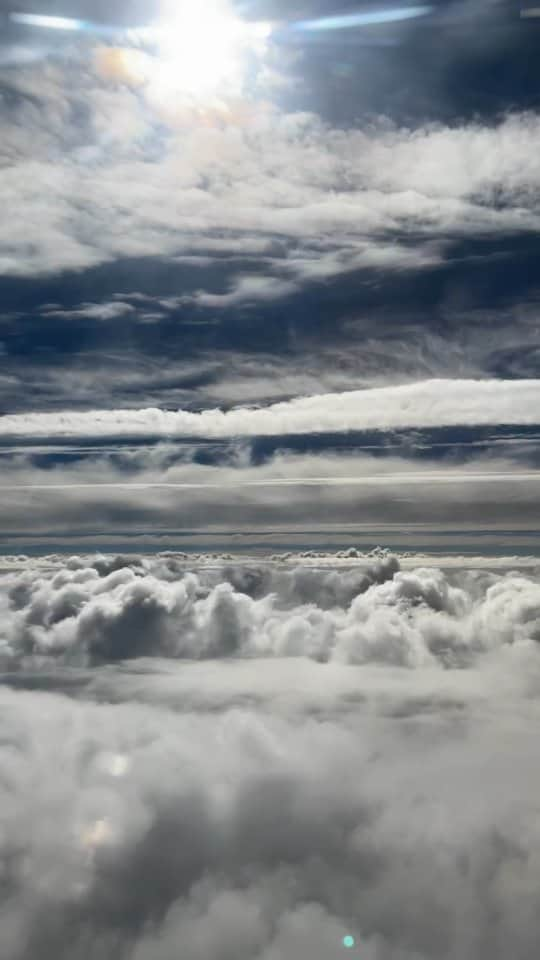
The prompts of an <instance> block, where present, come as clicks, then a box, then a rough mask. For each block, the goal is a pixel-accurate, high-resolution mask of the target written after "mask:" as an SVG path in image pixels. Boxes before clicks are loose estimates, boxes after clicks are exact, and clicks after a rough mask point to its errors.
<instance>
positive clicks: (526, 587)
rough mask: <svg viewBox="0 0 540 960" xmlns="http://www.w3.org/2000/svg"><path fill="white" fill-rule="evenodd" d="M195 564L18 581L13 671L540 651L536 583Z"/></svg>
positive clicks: (390, 564) (8, 620)
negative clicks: (152, 661) (128, 663)
mask: <svg viewBox="0 0 540 960" xmlns="http://www.w3.org/2000/svg"><path fill="white" fill-rule="evenodd" d="M185 564H186V562H185V560H183V561H182V560H178V561H175V560H174V558H172V559H171V560H170V561H169V562H166V561H161V562H150V563H142V562H139V563H135V564H133V563H130V562H129V561H128V560H127V559H124V560H122V561H121V563H120V564H119V566H118V569H115V568H114V566H113V567H112V569H107V568H105V569H103V567H101V569H100V566H99V564H96V565H95V566H89V567H85V566H84V565H83V563H82V562H77V559H76V558H74V559H73V560H72V561H71V563H70V564H69V565H68V569H67V570H61V571H59V572H56V571H53V573H52V574H51V575H49V576H46V575H43V574H40V575H37V576H36V575H32V572H31V570H30V573H29V574H28V573H26V572H23V573H21V572H20V571H17V572H16V573H14V574H11V575H9V574H8V575H6V577H5V582H4V597H5V601H4V605H5V613H4V621H5V626H4V657H5V658H6V660H5V662H6V664H10V663H11V664H13V663H14V664H17V663H20V662H25V661H27V660H28V661H29V662H34V660H37V662H40V660H41V659H43V662H46V661H47V659H48V658H49V659H51V660H52V661H54V660H56V659H60V660H63V661H65V662H67V663H72V664H75V665H80V666H87V665H93V664H96V663H107V662H115V661H118V660H124V659H131V658H137V657H141V656H167V657H170V658H173V659H174V658H180V659H186V658H187V659H199V658H203V659H205V658H214V657H227V656H233V657H266V656H307V657H310V658H312V659H315V660H320V661H323V662H326V661H333V660H337V661H340V662H350V663H371V662H375V663H377V662H380V663H389V664H394V665H396V666H401V667H411V668H418V667H422V666H433V665H437V664H440V665H443V666H462V667H463V666H468V665H470V664H471V663H472V662H474V661H475V660H476V659H477V657H478V656H479V655H480V654H482V653H485V652H488V651H490V650H493V649H497V648H499V647H501V646H504V645H510V644H513V643H518V642H523V643H529V644H533V645H534V643H535V642H536V641H538V640H540V632H539V631H540V593H539V587H538V584H537V583H536V582H535V580H534V579H531V578H530V577H526V576H519V577H518V576H517V575H516V576H508V577H506V578H496V577H494V576H491V577H490V576H489V575H487V574H486V575H485V576H484V577H483V579H482V580H481V581H480V582H478V580H477V579H476V578H475V577H473V576H472V575H469V578H468V579H467V577H465V576H464V577H463V583H462V584H459V585H454V584H452V582H451V581H450V582H449V580H448V577H447V576H446V575H445V574H444V573H442V572H440V571H438V570H430V569H429V568H420V569H418V570H409V571H402V572H400V571H399V564H398V562H397V560H396V558H395V557H393V556H391V555H390V556H388V557H383V558H382V559H380V560H379V561H377V562H376V563H375V565H371V566H369V565H368V566H367V567H366V568H365V569H355V570H352V571H349V572H347V571H332V570H330V571H324V570H323V572H321V571H320V570H317V569H311V568H307V569H303V568H299V569H297V570H292V571H290V570H287V569H285V570H280V569H277V570H275V569H273V568H265V567H264V566H263V567H262V568H257V567H249V566H248V567H238V568H236V567H234V565H232V566H231V567H226V568H225V569H224V570H222V571H220V574H219V576H218V577H217V578H216V576H215V574H214V575H213V576H212V574H208V573H207V574H205V575H202V576H201V575H197V574H195V573H192V572H189V571H186V569H185Z"/></svg>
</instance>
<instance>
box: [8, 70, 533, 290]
mask: <svg viewBox="0 0 540 960" xmlns="http://www.w3.org/2000/svg"><path fill="white" fill-rule="evenodd" d="M13 83H14V86H13V90H14V96H15V97H16V100H15V103H16V106H15V108H14V109H12V110H11V111H9V112H6V113H5V114H4V115H3V118H2V119H1V120H0V139H1V142H2V153H3V158H4V161H3V176H2V185H1V197H0V199H1V203H2V209H3V211H4V218H3V224H4V230H3V232H0V272H1V273H3V274H4V275H15V276H32V275H47V274H54V273H58V272H62V271H64V270H81V269H84V268H88V267H92V266H95V265H97V264H100V263H107V262H111V261H113V260H116V259H118V258H123V257H152V256H161V257H171V258H175V257H182V256H186V255H190V254H193V253H199V254H200V255H202V256H208V255H210V256H211V255H212V254H213V253H216V254H217V252H218V250H219V251H220V252H221V253H228V254H230V253H234V254H235V255H237V254H239V253H240V254H246V255H248V256H249V255H252V254H261V252H262V251H263V250H264V249H272V248H275V246H276V244H277V245H278V247H281V253H280V255H279V257H278V258H277V263H276V264H271V265H270V266H269V267H268V268H265V269H264V271H263V272H262V273H261V275H260V277H259V282H260V284H261V285H264V283H265V282H268V285H267V287H266V291H267V293H266V295H267V296H269V295H270V283H269V281H268V277H269V276H270V277H271V278H272V279H273V280H274V284H273V292H274V293H275V294H276V295H278V296H282V295H283V289H284V288H283V287H282V283H285V282H287V281H289V282H292V283H300V284H302V283H305V282H308V281H313V280H316V279H319V280H320V279H324V278H325V277H336V276H338V275H340V274H343V273H346V272H350V271H351V270H358V269H362V268H363V267H369V268H373V267H377V266H381V267H384V268H389V269H394V268H397V269H400V268H407V269H408V268H418V267H422V266H425V265H427V264H432V263H436V262H438V261H440V259H441V257H442V256H443V250H442V248H440V243H439V241H441V240H445V241H446V240H450V239H460V238H462V237H463V236H470V235H473V234H474V235H475V236H477V237H478V236H488V237H493V236H499V235H501V234H505V233H506V234H508V233H512V234H514V233H516V232H518V233H521V232H525V233H527V232H529V233H531V232H532V233H534V232H537V231H538V226H539V222H540V220H539V211H538V209H537V197H538V186H539V180H538V171H537V165H536V164H535V163H534V161H533V159H532V158H534V157H535V156H536V155H537V153H538V149H539V143H540V126H539V120H538V117H536V116H535V115H534V114H510V115H508V116H507V117H505V118H503V119H502V120H501V121H500V122H499V123H498V124H496V125H494V126H492V127H482V126H480V125H479V124H474V123H471V124H467V125H464V126H461V127H460V126H456V127H444V126H429V127H425V126H421V127H418V128H416V129H406V128H391V127H389V126H388V125H385V124H379V125H377V124H376V125H371V126H368V125H366V127H365V128H364V129H351V130H340V129H337V128H332V127H330V126H328V125H327V124H325V123H323V122H322V121H321V120H320V119H319V118H317V117H316V116H315V115H313V114H308V113H290V114H287V113H285V112H284V111H282V110H279V109H277V108H272V107H265V106H260V109H258V110H257V111H256V112H254V115H253V116H251V117H250V119H249V121H248V122H247V124H246V125H244V126H242V125H239V124H238V123H236V122H234V121H233V122H232V123H229V124H225V125H224V126H221V127H220V126H215V127H212V126H208V125H201V124H197V123H195V124H193V123H192V124H189V125H187V126H186V125H181V129H175V126H174V124H172V126H170V127H169V129H168V130H166V131H165V132H164V127H163V119H164V117H163V116H162V115H157V114H156V113H155V111H154V112H153V109H154V108H153V106H152V104H151V103H149V102H145V100H144V95H143V94H141V92H140V91H135V90H129V89H126V88H125V87H117V86H115V85H114V84H113V83H111V81H110V80H109V81H107V80H105V79H103V78H101V79H100V78H99V76H97V75H96V73H95V72H94V70H93V67H92V65H91V64H90V63H88V64H86V65H84V66H81V65H79V66H78V68H77V70H75V69H74V67H73V64H71V63H70V62H69V61H68V62H66V63H64V64H61V63H60V62H57V63H55V62H54V61H51V62H46V63H45V64H43V63H38V64H35V65H33V64H28V65H26V66H24V67H21V68H20V69H19V71H18V76H17V78H16V80H15V81H13ZM81 100H84V102H85V111H84V114H83V115H82V116H81V115H80V111H79V116H80V119H79V120H78V121H75V122H74V116H75V117H76V116H77V112H76V104H77V103H79V102H80V101H81ZM166 119H167V117H165V120H166ZM169 120H170V122H171V123H172V120H171V118H169ZM29 236H31V237H32V242H31V243H29V242H28V237H29ZM434 241H435V246H434ZM284 272H285V278H284V277H283V273H284ZM240 276H241V275H240ZM242 282H244V281H242V279H240V280H239V281H237V282H236V284H237V285H236V287H235V288H234V289H236V291H237V292H236V296H238V283H240V289H241V284H242ZM251 293H252V291H251Z"/></svg>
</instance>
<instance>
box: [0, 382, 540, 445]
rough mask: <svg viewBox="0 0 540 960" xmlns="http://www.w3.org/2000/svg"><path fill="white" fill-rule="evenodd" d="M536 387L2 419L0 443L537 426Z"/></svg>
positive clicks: (462, 386) (435, 386)
mask: <svg viewBox="0 0 540 960" xmlns="http://www.w3.org/2000/svg"><path fill="white" fill-rule="evenodd" d="M538 410H540V381H538V380H508V381H502V380H484V381H481V380H478V381H476V380H427V381H425V382H422V383H415V384H406V385H404V386H399V387H376V388H373V389H371V390H362V391H359V390H358V391H355V390H352V391H349V392H347V393H335V394H323V395H319V396H317V395H314V396H310V397H300V398H298V399H294V400H290V401H287V402H282V403H276V404H272V405H270V406H268V407H259V408H256V409H253V408H241V407H240V408H237V409H233V410H227V411H224V410H219V409H214V410H204V411H201V412H200V413H191V412H189V411H186V410H177V411H169V410H156V409H149V410H88V411H80V412H79V411H76V412H70V411H65V412H62V413H54V414H49V413H22V414H12V415H6V416H3V417H0V437H6V438H7V437H34V438H39V437H47V436H53V437H140V436H143V437H145V436H146V437H149V436H150V437H167V436H169V437H174V436H177V437H178V436H188V437H209V438H218V437H234V436H280V435H284V434H289V433H292V434H294V433H298V434H300V433H324V432H338V431H345V430H392V429H399V428H400V427H430V426H433V427H440V426H448V425H471V426H476V425H480V424H483V425H485V424H490V425H496V424H536V423H538V420H539V413H538Z"/></svg>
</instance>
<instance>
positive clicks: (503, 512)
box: [0, 438, 540, 553]
mask: <svg viewBox="0 0 540 960" xmlns="http://www.w3.org/2000/svg"><path fill="white" fill-rule="evenodd" d="M278 446H279V443H278ZM496 449H497V448H494V450H496ZM512 449H513V448H512V447H510V448H509V452H507V455H506V456H504V455H502V454H501V453H495V452H486V453H484V454H482V453H476V452H475V449H474V448H473V452H472V453H471V452H469V453H468V454H467V455H464V456H462V457H461V456H460V457H459V458H458V460H457V461H456V453H455V451H454V450H453V449H452V448H451V449H450V451H448V452H447V459H446V460H445V459H444V458H443V459H442V460H437V459H436V458H435V457H434V456H433V454H432V456H431V457H430V458H427V457H424V458H422V459H416V460H415V459H410V458H408V457H407V455H406V453H405V451H404V450H403V451H401V450H400V448H399V444H398V446H397V447H395V448H392V449H391V450H386V452H385V451H384V438H383V446H382V447H381V450H379V453H378V454H377V455H371V454H369V453H368V452H359V451H357V450H355V449H354V448H353V449H351V450H350V451H349V452H338V451H336V450H334V449H331V450H325V449H324V447H323V448H321V449H320V450H319V452H316V448H315V449H314V450H313V451H312V452H310V453H304V454H302V453H294V452H292V451H287V450H282V451H280V450H279V449H278V450H276V451H275V452H273V453H271V454H269V455H268V456H267V457H265V458H264V459H263V461H262V462H259V461H258V460H257V458H255V460H254V461H252V450H251V448H250V445H249V444H244V443H239V444H236V443H233V444H228V445H226V446H224V447H220V446H219V445H218V447H217V448H216V449H215V450H212V448H211V445H208V444H207V443H205V444H204V446H202V447H200V448H198V447H197V445H196V444H193V443H189V444H187V445H181V446H180V447H178V446H175V445H172V444H163V445H162V444H157V445H156V446H146V445H142V446H140V447H139V446H138V445H133V446H131V445H129V446H125V447H124V446H123V447H121V448H119V447H118V446H117V445H116V443H115V442H113V443H112V444H110V445H104V444H91V445H89V446H88V445H87V444H86V443H83V444H82V445H81V446H80V447H77V446H76V447H73V446H71V445H67V446H62V445H59V446H57V447H54V446H53V447H49V446H48V445H45V446H44V447H43V448H39V447H38V448H37V449H34V450H33V449H32V448H27V447H25V446H24V445H21V446H19V447H13V448H12V449H11V450H9V449H6V452H5V453H4V456H3V458H2V459H3V466H2V486H1V494H2V495H1V500H0V529H1V530H2V539H3V541H4V543H6V544H7V543H8V542H11V543H16V542H19V543H21V544H23V543H26V544H37V543H38V542H40V541H41V539H42V538H43V537H48V538H49V539H50V538H60V539H61V540H64V539H66V538H67V542H70V543H72V544H75V545H76V544H78V543H79V541H80V539H81V538H83V539H84V542H86V543H91V539H92V538H98V539H96V540H95V543H96V545H97V544H99V543H100V542H102V538H105V542H106V543H107V544H110V543H111V537H114V541H113V542H114V543H115V544H120V543H124V544H127V543H128V542H130V541H132V540H133V538H134V537H135V538H142V539H141V540H140V542H146V540H145V538H148V537H150V538H151V539H152V542H155V543H157V544H158V546H159V547H160V548H161V549H163V548H164V547H165V546H167V545H171V546H172V547H174V546H176V547H178V546H181V545H183V544H185V545H188V544H189V545H190V546H191V547H195V549H197V550H201V549H204V548H205V547H206V548H209V549H216V547H217V548H218V549H220V550H223V549H228V550H230V549H231V548H233V547H234V549H235V550H239V549H240V550H246V549H249V546H250V545H253V544H257V545H258V546H259V547H260V546H261V545H264V546H265V547H266V549H267V551H268V552H276V551H278V552H279V551H281V550H283V549H285V548H287V547H292V546H295V545H297V546H298V545H299V546H300V548H301V549H306V547H309V546H311V547H313V548H314V549H321V547H322V546H325V545H326V549H328V545H329V544H331V545H333V547H334V548H336V547H337V546H338V545H343V546H351V545H353V546H358V545H363V546H365V545H366V544H368V543H371V544H372V543H373V541H374V540H375V542H380V541H381V540H382V541H383V542H387V543H391V544H394V545H395V546H396V547H397V546H398V545H400V546H401V547H403V548H404V549H409V548H410V547H416V548H418V547H419V546H420V547H421V549H422V550H426V549H427V548H428V546H429V545H430V544H431V545H432V546H433V547H436V548H437V549H442V550H443V552H447V551H448V548H449V546H450V544H451V543H452V544H454V545H456V546H457V547H458V553H462V552H463V550H464V549H466V548H468V547H469V546H470V547H471V548H472V549H473V551H474V552H478V536H479V535H480V534H479V531H482V537H483V541H482V542H483V544H484V545H486V546H487V545H488V543H489V544H492V545H493V546H495V547H496V548H497V549H498V551H499V552H501V550H502V552H503V553H504V552H508V551H510V552H511V553H514V552H515V551H516V550H517V549H518V547H521V548H522V547H525V546H526V547H527V548H528V551H529V552H532V551H533V550H534V549H535V546H536V539H535V538H536V537H537V535H538V531H537V528H536V526H535V524H534V523H533V524H531V517H534V516H535V509H536V503H537V500H538V494H539V484H540V477H539V475H538V472H537V470H536V469H535V467H534V464H535V459H534V449H533V455H532V460H531V459H530V456H529V455H528V454H527V450H525V451H524V452H521V453H520V455H519V456H518V457H517V458H516V456H512V455H511V450H512ZM383 454H384V455H383ZM200 460H202V462H199V461H200ZM475 537H476V539H475ZM88 538H90V540H89V539H88ZM156 538H157V539H156ZM508 538H510V539H508ZM503 543H504V546H503ZM78 548H80V547H77V546H72V547H71V549H78Z"/></svg>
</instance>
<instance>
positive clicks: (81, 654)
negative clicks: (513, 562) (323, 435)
mask: <svg viewBox="0 0 540 960" xmlns="http://www.w3.org/2000/svg"><path fill="white" fill-rule="evenodd" d="M0 598H1V603H2V616H1V618H0V623H1V624H2V631H3V638H4V665H5V667H4V669H7V672H5V673H4V674H3V681H4V683H3V685H2V687H1V688H0V708H1V710H2V751H3V763H2V793H1V804H0V812H1V818H2V821H1V822H2V828H3V829H2V831H1V832H0V864H1V867H2V883H3V898H2V907H1V919H2V922H1V924H0V949H1V952H2V956H3V957H6V958H7V960H32V958H33V957H35V956H36V953H39V955H40V956H42V957H44V958H45V960H49V958H50V960H52V958H55V960H68V958H70V960H82V958H85V960H88V958H89V960H98V958H99V960H112V958H113V957H114V958H117V957H122V958H125V960H128V958H130V960H173V958H174V957H176V956H178V954H179V952H180V953H181V955H182V957H185V958H186V960H203V958H206V960H232V958H235V960H236V958H245V960H290V957H291V956H294V957H298V958H301V960H304V958H305V960H308V957H309V960H328V958H331V960H332V958H335V960H337V958H338V957H340V956H341V955H342V951H343V946H342V938H343V936H344V935H345V934H352V935H353V936H354V937H355V939H356V950H357V951H360V952H361V953H362V955H363V956H366V957H367V958H369V960H454V958H456V960H457V958H458V957H460V958H461V957H463V958H466V960H488V958H489V960H503V958H506V957H507V956H508V955H509V951H510V950H511V955H512V957H514V958H515V960H529V958H530V957H531V956H533V955H534V950H535V947H536V943H537V941H538V935H539V932H540V931H539V928H538V915H539V914H538V908H539V906H540V901H539V895H538V890H539V886H540V885H539V883H538V879H539V850H540V837H539V834H538V822H537V820H538V817H537V810H536V804H535V800H534V797H535V795H536V792H537V787H538V786H539V784H538V783H537V781H538V776H537V773H536V770H537V764H536V756H537V736H536V723H535V718H536V713H537V700H538V693H539V691H540V656H539V652H538V651H539V648H538V638H539V634H538V618H539V612H540V583H539V581H538V578H537V577H536V576H534V575H532V574H527V575H523V574H519V573H517V572H512V571H509V572H507V573H504V574H497V573H494V572H490V571H489V570H483V571H476V572H475V571H469V572H465V571H455V572H454V573H452V574H449V573H447V574H445V573H444V572H442V571H441V570H439V569H436V568H417V569H413V570H409V571H404V570H400V569H399V564H398V563H397V562H396V560H395V558H392V557H388V558H386V559H384V558H382V559H381V560H380V561H379V562H378V563H377V562H376V563H375V564H374V563H373V562H372V563H371V565H369V564H367V565H364V567H363V569H359V568H356V569H352V568H351V569H349V570H343V571H338V570H337V569H336V568H334V567H332V565H331V564H330V565H329V566H327V567H326V568H321V569H316V570H313V569H310V570H308V569H306V568H303V567H302V565H297V566H296V567H294V566H293V567H290V568H287V569H282V568H281V567H279V566H278V565H273V566H272V565H268V564H250V565H247V566H246V565H238V564H233V563H226V562H222V563H220V564H217V565H216V564H208V563H207V564H205V565H204V566H197V565H193V564H192V563H190V562H189V561H186V559H185V558H182V557H178V556H177V557H175V556H174V555H163V556H157V557H146V556H140V557H138V558H135V559H132V560H131V561H130V560H129V559H128V558H125V557H124V558H122V557H93V558H92V557H88V558H84V557H78V556H74V557H72V558H69V559H66V558H64V559H62V558H56V559H55V558H49V559H48V561H46V562H44V561H41V562H36V561H32V560H28V561H26V562H25V563H19V565H18V569H17V570H14V571H13V572H11V573H7V574H5V575H4V576H3V577H2V578H1V580H0ZM122 657H124V658H127V659H121V658H122ZM141 657H142V658H141ZM179 658H180V659H181V662H179ZM89 662H93V663H94V667H93V669H92V670H89V669H87V668H86V666H85V664H87V663H89ZM8 663H9V664H10V666H9V667H8ZM99 664H101V666H100V665H99ZM456 668H457V669H456ZM53 772H54V773H53Z"/></svg>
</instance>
